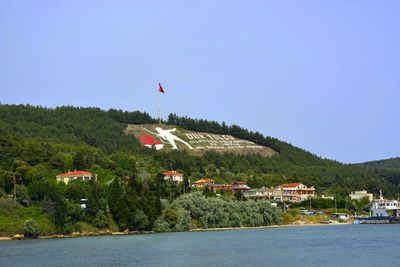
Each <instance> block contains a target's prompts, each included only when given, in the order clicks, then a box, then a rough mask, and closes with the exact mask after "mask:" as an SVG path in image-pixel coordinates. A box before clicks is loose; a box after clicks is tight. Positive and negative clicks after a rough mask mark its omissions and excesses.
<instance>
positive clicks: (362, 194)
mask: <svg viewBox="0 0 400 267" xmlns="http://www.w3.org/2000/svg"><path fill="white" fill-rule="evenodd" d="M349 196H350V199H351V200H361V199H363V198H365V197H366V198H368V199H369V201H370V202H371V201H372V200H373V199H374V195H373V194H371V193H368V192H367V190H362V191H354V192H351V194H350V195H349Z"/></svg>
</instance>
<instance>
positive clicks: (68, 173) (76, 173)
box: [57, 171, 92, 177]
mask: <svg viewBox="0 0 400 267" xmlns="http://www.w3.org/2000/svg"><path fill="white" fill-rule="evenodd" d="M83 175H92V173H91V172H85V171H73V172H66V173H61V174H58V175H57V176H65V177H68V176H83Z"/></svg>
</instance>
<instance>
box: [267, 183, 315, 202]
mask: <svg viewBox="0 0 400 267" xmlns="http://www.w3.org/2000/svg"><path fill="white" fill-rule="evenodd" d="M273 196H274V200H278V201H289V202H299V201H304V200H307V199H309V198H312V197H314V196H315V188H314V187H313V186H311V187H307V186H306V185H304V184H302V183H291V184H281V185H279V186H278V187H276V188H274V192H273Z"/></svg>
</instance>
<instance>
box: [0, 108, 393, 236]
mask: <svg viewBox="0 0 400 267" xmlns="http://www.w3.org/2000/svg"><path fill="white" fill-rule="evenodd" d="M149 123H156V121H155V119H153V118H151V116H149V114H147V113H144V112H139V111H135V112H127V111H122V110H115V109H110V110H108V111H104V110H101V109H99V108H77V107H70V106H67V107H57V108H54V109H50V108H44V107H38V106H30V105H0V205H2V209H1V211H0V219H1V220H3V222H5V223H3V224H1V220H0V233H5V232H7V229H9V228H7V227H9V226H10V225H12V224H11V222H10V220H13V219H12V218H13V216H15V218H28V219H29V217H30V216H28V215H27V214H31V215H32V214H33V215H32V216H31V217H35V218H36V223H38V224H39V225H40V226H41V229H42V230H43V229H46V230H45V232H46V233H53V232H65V233H68V232H73V231H79V230H82V229H92V227H94V228H96V229H103V228H107V229H108V228H112V229H120V230H124V229H129V230H157V229H158V230H160V229H161V230H163V231H174V230H182V229H183V230H184V229H187V227H190V225H189V224H193V225H195V226H199V227H205V228H207V227H214V226H216V227H219V226H230V225H234V226H238V225H249V226H254V225H267V224H271V223H279V219H277V218H276V217H277V215H276V212H277V211H275V210H274V209H273V208H271V207H270V206H269V203H264V201H259V202H257V201H250V202H248V201H246V202H248V203H246V204H243V203H241V202H242V200H240V199H239V200H236V198H235V196H232V195H230V196H224V198H223V199H219V200H216V199H213V198H212V197H209V198H205V199H206V200H205V199H202V196H200V195H198V194H192V195H184V194H183V192H190V190H191V189H190V186H189V180H190V181H193V180H196V179H199V178H203V177H210V178H214V179H215V180H216V182H221V183H222V182H227V183H230V182H232V181H234V180H240V181H247V182H248V184H249V186H251V187H253V188H259V187H262V186H276V185H278V184H280V183H286V182H297V181H298V182H302V183H305V184H307V185H313V186H315V187H316V189H317V192H318V194H335V195H336V196H338V197H339V198H340V197H342V198H345V196H346V195H347V194H348V193H350V191H352V190H361V189H366V190H368V191H371V192H373V193H375V194H376V193H377V192H378V191H379V190H380V189H382V190H383V192H384V194H385V195H387V196H396V197H397V194H398V193H400V186H399V182H400V170H399V169H397V168H380V167H374V166H372V167H371V166H364V165H346V164H342V163H340V162H337V161H333V160H328V159H322V158H320V157H318V156H316V155H313V154H312V153H309V152H307V151H305V150H303V149H300V148H297V147H295V146H293V145H291V144H288V143H286V142H283V141H280V140H278V139H276V138H272V137H268V136H264V135H263V134H261V133H259V132H253V131H248V130H246V129H243V128H241V127H239V126H237V125H226V124H225V123H224V122H222V123H218V122H215V121H207V120H197V119H191V118H187V117H179V116H177V115H175V114H171V115H169V117H168V120H167V121H163V123H167V124H171V125H176V126H177V127H181V128H184V129H187V130H193V131H202V132H210V133H216V134H230V135H232V136H235V137H237V138H241V139H246V140H250V141H253V142H255V143H257V144H259V145H263V146H268V147H271V148H272V149H274V150H275V151H277V152H278V155H275V156H272V157H270V158H265V157H262V156H259V155H236V154H232V153H224V154H221V153H217V152H206V153H204V154H203V155H193V154H190V153H188V152H187V151H169V152H163V151H156V150H153V149H148V148H145V147H143V146H142V145H141V144H140V143H139V142H138V140H137V139H136V138H134V137H133V136H129V135H126V134H125V133H124V129H125V128H126V126H127V125H128V124H149ZM74 169H77V170H86V171H91V172H93V173H96V174H97V175H98V182H97V183H85V182H81V181H74V182H71V183H69V184H68V185H64V184H62V183H57V182H56V181H55V175H57V174H59V173H64V172H67V171H68V170H74ZM165 170H179V171H181V172H183V173H184V174H185V183H183V184H179V185H176V184H174V183H168V182H165V181H164V180H163V179H162V175H161V173H162V172H163V171H165ZM14 177H15V178H16V182H17V200H18V203H19V205H18V207H17V208H15V207H13V206H12V205H11V204H10V203H9V202H7V199H8V197H9V196H10V195H11V194H12V192H13V178H14ZM191 198H192V199H191ZM82 199H86V200H87V203H86V208H85V209H84V210H82V209H81V208H80V204H81V203H80V202H81V200H82ZM199 199H201V200H202V201H204V203H205V204H207V203H208V202H209V203H211V204H209V205H206V206H204V210H203V211H202V214H204V216H205V217H204V216H203V215H202V216H200V215H198V214H197V215H196V214H195V213H193V212H190V209H193V207H194V204H193V203H198V202H199ZM221 201H222V202H221ZM223 201H225V202H226V203H224V202H223ZM184 203H186V204H184ZM187 203H189V204H187ZM190 203H192V204H190ZM243 205H245V206H246V205H247V206H246V210H248V211H251V213H249V214H245V213H243V212H244V208H243V207H244V206H243ZM213 206H215V207H220V208H219V209H216V208H215V207H214V208H213ZM189 207H192V208H189ZM216 210H218V212H219V213H221V214H222V215H221V216H225V217H223V218H224V220H223V221H221V222H218V223H217V220H216V219H215V218H214V219H212V220H211V219H210V220H211V221H213V222H214V223H210V222H208V223H207V219H206V218H208V217H207V216H211V214H212V213H213V212H214V213H215V212H217V211H216ZM232 211H234V212H233V213H234V214H236V215H235V216H233V217H229V216H228V215H226V214H228V213H231V212H232ZM224 214H225V215H224ZM196 216H197V217H196ZM249 216H250V217H251V216H253V217H254V216H255V218H258V219H255V221H252V220H250V219H249V218H250V217H249ZM6 217H7V218H6ZM262 218H264V219H262ZM7 220H8V221H7ZM189 221H190V223H189ZM7 223H8V224H7ZM30 223H31V224H32V222H30ZM7 225H8V226H7ZM193 225H192V226H193ZM2 227H3V229H2ZM19 227H24V226H23V225H19ZM30 228H32V227H31V226H30ZM33 228H34V227H33Z"/></svg>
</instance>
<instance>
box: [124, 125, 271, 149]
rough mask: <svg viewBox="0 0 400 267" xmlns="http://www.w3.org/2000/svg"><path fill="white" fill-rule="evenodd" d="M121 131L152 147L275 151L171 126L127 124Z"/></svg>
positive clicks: (245, 141) (228, 136)
mask: <svg viewBox="0 0 400 267" xmlns="http://www.w3.org/2000/svg"><path fill="white" fill-rule="evenodd" d="M125 133H126V134H128V135H133V136H135V137H136V138H137V139H138V140H139V141H140V142H141V143H142V145H144V146H146V147H149V148H155V149H156V150H167V151H168V150H186V151H187V152H190V153H194V154H203V153H205V152H207V151H213V152H220V153H227V152H230V153H235V154H238V155H251V154H256V155H260V156H262V157H271V156H273V155H277V154H278V153H277V152H276V151H274V150H273V149H271V148H269V147H266V146H260V145H257V144H256V143H254V142H251V141H248V140H243V139H239V138H235V137H233V136H231V135H223V134H210V133H206V132H196V131H188V130H185V129H182V128H180V127H176V126H174V125H165V124H161V125H159V124H135V125H134V124H130V125H128V127H127V128H126V129H125Z"/></svg>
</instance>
